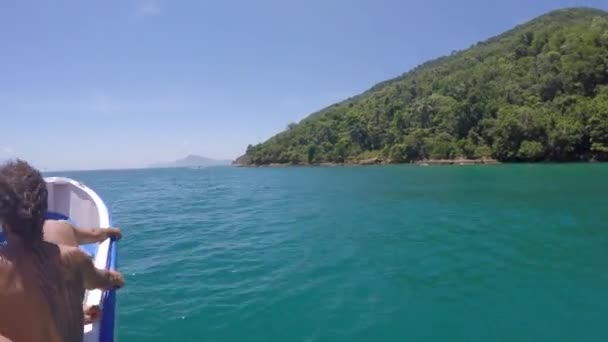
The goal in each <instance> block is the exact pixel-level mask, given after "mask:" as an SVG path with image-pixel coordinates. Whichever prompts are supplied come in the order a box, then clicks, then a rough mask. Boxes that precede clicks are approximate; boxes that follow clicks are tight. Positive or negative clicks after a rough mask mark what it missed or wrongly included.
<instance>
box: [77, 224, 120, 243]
mask: <svg viewBox="0 0 608 342" xmlns="http://www.w3.org/2000/svg"><path fill="white" fill-rule="evenodd" d="M74 236H76V241H78V244H79V245H84V244H87V243H94V242H100V241H103V240H105V239H107V238H112V239H115V240H119V239H120V237H121V233H120V229H118V228H76V227H74Z"/></svg>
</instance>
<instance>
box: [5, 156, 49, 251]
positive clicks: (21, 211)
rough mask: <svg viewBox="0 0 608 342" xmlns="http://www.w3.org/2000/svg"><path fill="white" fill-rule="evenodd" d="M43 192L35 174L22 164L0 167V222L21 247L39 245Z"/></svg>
mask: <svg viewBox="0 0 608 342" xmlns="http://www.w3.org/2000/svg"><path fill="white" fill-rule="evenodd" d="M47 208H48V202H47V189H46V183H45V182H44V178H42V175H41V174H40V172H39V171H38V170H36V169H35V168H33V167H32V166H30V165H29V164H28V163H26V162H25V161H23V160H19V159H17V160H15V161H9V162H6V163H5V164H3V165H2V166H0V221H1V222H2V224H3V226H4V228H5V229H7V227H8V228H9V229H10V232H12V233H14V234H15V235H18V236H19V237H21V239H22V240H23V242H24V243H26V244H32V243H35V242H37V241H42V226H43V224H44V215H45V213H46V211H47Z"/></svg>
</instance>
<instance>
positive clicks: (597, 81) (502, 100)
mask: <svg viewBox="0 0 608 342" xmlns="http://www.w3.org/2000/svg"><path fill="white" fill-rule="evenodd" d="M403 43H404V44H405V43H406V42H403ZM440 160H443V161H447V162H446V163H450V162H449V161H450V160H462V161H464V162H466V163H469V162H475V161H479V162H480V163H485V161H500V162H518V161H525V162H535V161H578V160H585V161H592V160H608V13H607V12H605V11H602V10H597V9H590V8H572V9H563V10H558V11H554V12H550V13H548V14H545V15H543V16H541V17H538V18H536V19H534V20H532V21H530V22H528V23H525V24H523V25H520V26H517V27H515V28H514V29H512V30H510V31H507V32H505V33H503V34H501V35H499V36H496V37H494V38H491V39H489V40H487V41H484V42H479V43H477V44H474V45H473V46H472V47H471V48H469V49H467V50H464V51H459V52H458V51H455V52H453V53H452V54H451V55H450V56H446V57H441V58H438V59H436V60H432V61H429V62H427V63H424V64H422V65H420V66H418V67H416V68H415V69H413V70H411V71H409V72H407V73H405V74H403V75H402V76H399V77H397V78H394V79H391V80H388V81H385V82H382V83H379V84H377V85H375V86H373V87H372V88H371V89H369V90H368V91H366V92H364V93H362V94H360V95H357V96H355V97H352V98H349V99H347V100H345V101H343V102H340V103H337V104H334V105H331V106H329V107H327V108H325V109H323V110H321V111H319V112H317V113H314V114H312V115H310V116H309V117H307V118H305V119H304V120H302V121H301V122H300V123H297V124H296V123H292V124H289V126H288V127H287V129H286V130H285V131H284V132H281V133H279V134H277V135H275V136H274V137H272V138H270V139H269V140H267V141H266V142H263V143H261V144H258V145H255V146H252V145H249V146H248V148H247V151H246V153H245V155H243V156H241V157H239V158H238V159H237V160H236V161H235V163H236V164H240V165H318V164H327V163H328V164H332V165H333V164H377V163H411V162H418V163H426V162H427V161H431V162H432V161H440Z"/></svg>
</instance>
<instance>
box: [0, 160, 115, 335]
mask: <svg viewBox="0 0 608 342" xmlns="http://www.w3.org/2000/svg"><path fill="white" fill-rule="evenodd" d="M47 207H48V203H47V190H46V184H45V182H44V179H43V178H42V175H41V174H40V172H38V171H37V170H36V169H34V168H33V167H31V166H30V165H29V164H27V163H26V162H24V161H21V160H16V161H10V162H8V163H6V164H4V165H2V166H0V224H1V225H2V229H3V233H4V236H5V238H6V242H7V244H6V245H5V246H3V247H2V248H0V336H2V338H4V339H8V340H12V341H14V342H20V341H28V342H29V341H31V342H37V341H78V342H80V341H82V338H83V314H82V301H83V297H84V292H85V289H94V288H99V289H110V288H120V287H122V286H123V285H124V280H123V277H122V275H121V274H120V273H118V272H116V271H108V270H99V269H97V268H95V266H94V265H93V262H92V261H91V259H90V258H89V257H88V256H87V255H86V254H85V253H84V252H83V251H81V250H80V249H79V248H77V247H72V246H63V245H56V244H53V243H50V242H46V241H44V240H43V234H42V232H43V230H42V229H43V228H42V227H43V224H44V214H45V212H46V210H47Z"/></svg>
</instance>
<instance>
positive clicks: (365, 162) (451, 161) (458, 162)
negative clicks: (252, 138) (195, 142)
mask: <svg viewBox="0 0 608 342" xmlns="http://www.w3.org/2000/svg"><path fill="white" fill-rule="evenodd" d="M395 164H414V165H420V166H429V165H497V164H501V162H499V161H498V160H496V159H489V158H484V159H466V158H456V159H424V160H418V161H415V162H411V163H399V162H393V161H390V160H385V159H382V158H371V159H364V160H356V161H346V162H344V163H318V164H308V163H300V164H292V163H271V164H261V165H256V164H242V163H238V162H235V163H233V165H234V166H237V167H297V166H320V167H336V166H371V165H395Z"/></svg>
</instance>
